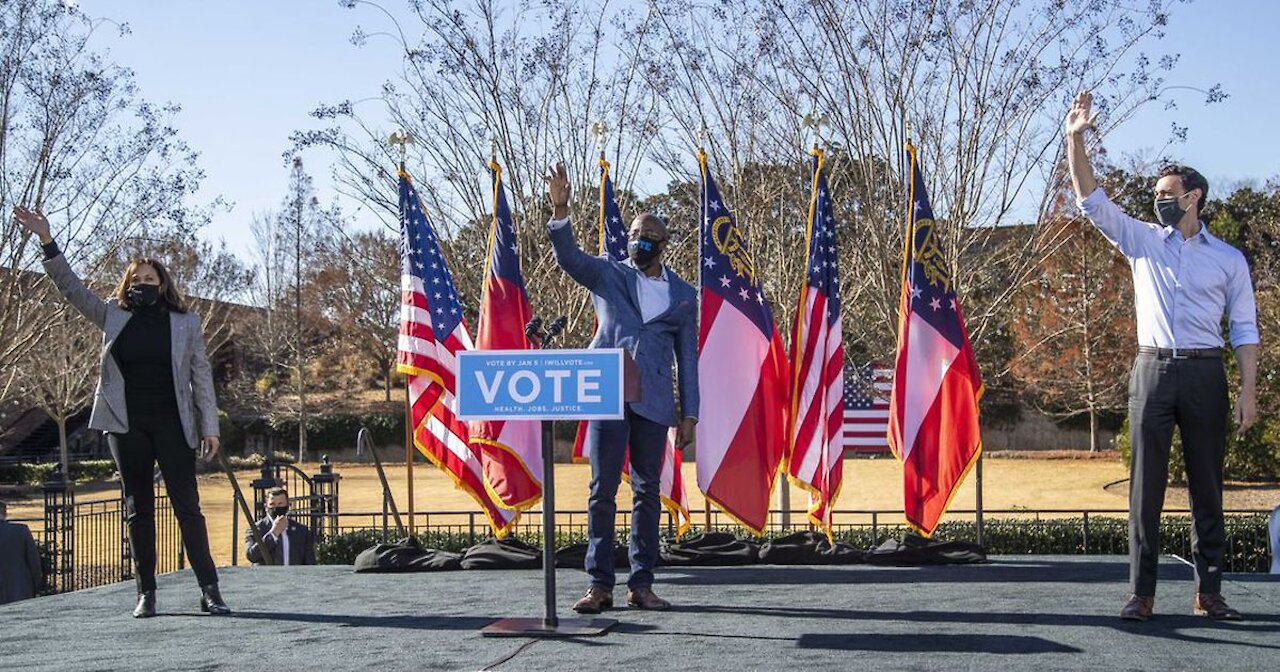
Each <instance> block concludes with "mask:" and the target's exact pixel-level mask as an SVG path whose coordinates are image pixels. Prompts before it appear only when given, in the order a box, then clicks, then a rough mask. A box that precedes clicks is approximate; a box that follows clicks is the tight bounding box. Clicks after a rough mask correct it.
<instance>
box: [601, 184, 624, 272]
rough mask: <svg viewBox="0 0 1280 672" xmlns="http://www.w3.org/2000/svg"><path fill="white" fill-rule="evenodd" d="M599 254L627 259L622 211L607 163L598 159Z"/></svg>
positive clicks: (622, 259) (617, 258) (614, 258)
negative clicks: (616, 198)
mask: <svg viewBox="0 0 1280 672" xmlns="http://www.w3.org/2000/svg"><path fill="white" fill-rule="evenodd" d="M600 180H601V182H600V247H599V252H600V254H607V255H609V257H610V258H611V259H613V260H615V261H626V259H627V230H626V228H624V227H623V226H622V211H621V210H619V209H618V201H617V200H615V199H614V196H613V180H612V179H611V178H610V177H609V163H608V162H607V161H605V160H603V159H601V160H600Z"/></svg>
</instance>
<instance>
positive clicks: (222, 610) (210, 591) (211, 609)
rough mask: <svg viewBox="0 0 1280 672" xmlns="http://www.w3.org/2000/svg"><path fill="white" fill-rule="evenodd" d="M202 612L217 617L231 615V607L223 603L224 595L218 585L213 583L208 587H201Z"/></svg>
mask: <svg viewBox="0 0 1280 672" xmlns="http://www.w3.org/2000/svg"><path fill="white" fill-rule="evenodd" d="M200 592H201V593H202V594H201V596H200V611H203V612H205V613H209V614H213V615H215V616H225V615H227V614H229V613H231V607H228V606H227V603H226V602H223V601H222V593H219V592H218V584H216V583H211V584H209V585H207V586H200Z"/></svg>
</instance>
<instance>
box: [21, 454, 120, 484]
mask: <svg viewBox="0 0 1280 672" xmlns="http://www.w3.org/2000/svg"><path fill="white" fill-rule="evenodd" d="M56 466H57V463H56V462H45V463H40V464H32V463H26V462H21V463H14V464H3V465H0V483H13V484H17V485H40V484H41V483H44V482H45V481H47V480H49V479H50V478H51V477H52V476H53V470H54V467H56ZM115 473H116V463H115V460H80V461H77V462H72V463H71V474H70V475H71V481H72V482H74V483H92V482H94V481H102V480H106V479H108V478H111V476H112V475H113V474H115Z"/></svg>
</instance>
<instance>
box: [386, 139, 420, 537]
mask: <svg viewBox="0 0 1280 672" xmlns="http://www.w3.org/2000/svg"><path fill="white" fill-rule="evenodd" d="M387 144H388V145H391V146H393V147H399V149H400V171H401V172H404V169H405V167H404V159H405V154H406V153H407V152H408V146H409V145H411V144H413V136H412V135H410V134H409V133H408V131H397V132H395V133H392V134H391V135H390V136H389V137H388V138H387ZM402 226H403V224H402ZM412 403H413V402H412V400H411V399H410V398H409V377H408V376H405V382H404V470H405V481H406V483H407V484H408V490H409V511H408V515H409V536H413V534H414V532H415V531H416V530H415V526H414V519H413V510H414V507H413V462H414V452H415V451H414V446H413V408H412ZM396 518H397V520H396V524H397V526H399V524H400V521H399V516H397V517H396ZM402 529H403V528H402Z"/></svg>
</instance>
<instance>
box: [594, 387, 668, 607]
mask: <svg viewBox="0 0 1280 672" xmlns="http://www.w3.org/2000/svg"><path fill="white" fill-rule="evenodd" d="M666 443H667V427H666V426H665V425H662V424H659V423H656V422H654V421H652V420H649V419H647V418H643V417H641V416H639V415H636V414H635V413H633V412H631V410H630V409H627V416H626V419H624V420H592V421H591V422H589V423H587V438H586V449H587V454H588V455H590V457H591V498H590V500H589V501H588V504H587V538H588V541H587V559H586V563H585V564H586V570H587V574H589V575H591V584H592V585H594V586H599V587H601V588H604V589H606V590H613V586H614V583H615V582H616V578H615V576H614V571H613V529H614V525H615V524H616V514H617V511H618V504H617V495H618V483H620V482H621V481H622V463H623V460H624V459H625V458H626V454H627V446H628V445H630V447H631V493H632V500H633V506H632V509H631V577H630V578H629V579H628V580H627V586H628V587H629V588H631V589H636V588H648V587H649V586H652V585H653V566H654V564H656V563H657V562H658V512H659V510H660V508H661V497H660V494H661V487H662V486H661V482H660V481H659V478H660V476H661V473H660V471H661V468H662V451H663V448H664V447H665V446H666Z"/></svg>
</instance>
